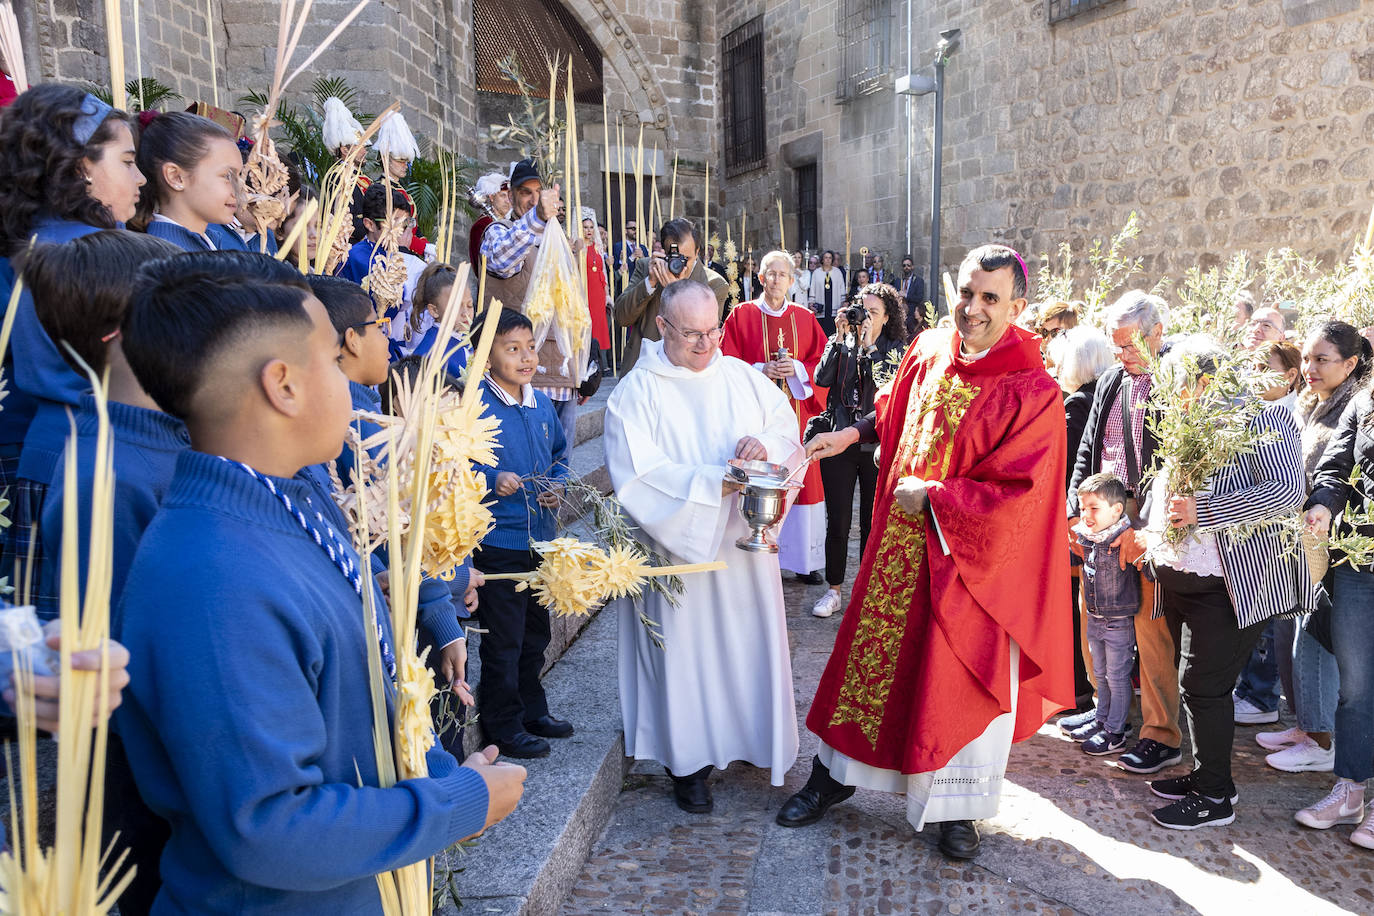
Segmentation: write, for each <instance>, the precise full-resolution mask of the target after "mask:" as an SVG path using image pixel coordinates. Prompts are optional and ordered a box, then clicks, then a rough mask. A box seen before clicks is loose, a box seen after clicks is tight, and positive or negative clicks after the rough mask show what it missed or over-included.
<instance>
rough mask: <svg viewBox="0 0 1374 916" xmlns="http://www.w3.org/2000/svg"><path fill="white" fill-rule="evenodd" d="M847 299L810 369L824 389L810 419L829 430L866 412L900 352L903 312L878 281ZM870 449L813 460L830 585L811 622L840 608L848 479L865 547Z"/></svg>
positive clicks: (872, 484) (873, 479) (872, 472)
mask: <svg viewBox="0 0 1374 916" xmlns="http://www.w3.org/2000/svg"><path fill="white" fill-rule="evenodd" d="M855 300H856V301H854V302H853V303H852V304H848V305H846V306H844V307H843V308H841V309H840V310H839V313H838V314H837V315H836V316H835V335H834V336H833V337H831V338H830V342H829V343H827V344H826V346H825V353H824V354H822V355H821V361H820V364H819V365H818V366H817V367H816V384H817V385H818V386H823V387H827V388H829V389H830V391H829V395H828V397H827V400H826V407H825V413H824V414H822V415H821V416H820V417H817V419H818V420H822V421H824V420H826V419H827V418H828V419H829V428H830V430H834V431H838V430H842V429H847V428H849V427H850V426H853V425H854V422H855V421H856V420H859V419H860V418H862V417H864V416H867V415H868V414H869V413H871V412H872V410H873V399H874V395H876V394H877V391H878V388H879V387H880V386H881V385H882V383H883V381H885V380H886V378H888V377H890V376H891V375H893V374H894V373H895V372H896V370H897V365H898V364H899V363H900V362H901V358H902V352H903V350H904V349H905V348H906V328H905V322H904V320H903V319H904V312H905V309H904V308H903V307H902V300H901V295H900V294H899V293H898V292H897V290H895V289H894V288H892V287H891V286H888V285H887V284H886V283H872V284H869V285H868V286H865V287H863V288H861V289H860V290H859V291H858V293H857V294H856V296H855ZM823 431H829V430H823ZM808 432H811V430H808ZM808 438H810V437H809V436H808ZM873 450H874V446H873V445H871V444H870V445H862V444H858V443H856V444H854V445H851V446H850V447H849V448H848V449H846V450H845V451H844V452H843V453H841V454H839V455H836V456H835V457H833V458H822V459H821V480H822V481H823V482H824V484H825V516H826V522H825V580H826V582H827V583H829V585H830V588H829V590H827V591H826V593H825V594H824V595H822V596H821V598H820V600H819V601H817V602H816V606H815V607H813V608H812V609H811V613H812V614H813V615H815V616H816V617H829V616H830V615H831V614H833V613H835V611H837V610H839V608H840V606H841V605H840V585H841V584H843V583H844V576H845V565H846V563H845V561H846V559H847V554H848V553H849V528H850V525H851V523H852V521H853V511H854V482H855V481H856V480H857V481H858V483H859V553H860V555H862V554H863V550H864V546H865V545H866V544H867V543H868V529H869V526H870V524H871V523H872V521H873V495H874V492H875V491H876V489H877V486H878V466H877V463H876V462H875V461H874V455H873Z"/></svg>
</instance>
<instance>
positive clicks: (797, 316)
mask: <svg viewBox="0 0 1374 916" xmlns="http://www.w3.org/2000/svg"><path fill="white" fill-rule="evenodd" d="M760 269H761V273H760V277H761V279H762V286H763V292H762V294H761V295H760V296H759V297H758V298H757V299H755V300H754V301H752V302H741V303H740V304H739V305H737V306H735V307H734V308H733V309H732V310H731V311H730V315H729V317H727V318H726V319H725V339H724V340H723V341H722V342H721V345H720V349H721V352H723V353H724V354H725V355H726V356H733V357H735V358H737V359H741V360H743V361H744V362H746V363H749V364H751V365H752V366H753V367H754V368H755V369H758V370H759V371H761V372H763V373H764V374H765V375H767V376H768V377H769V378H771V379H773V380H774V381H775V382H776V383H777V386H778V387H779V388H781V389H782V392H783V394H785V395H787V399H788V402H789V404H790V405H791V407H792V410H793V412H794V413H795V414H796V415H797V432H798V434H799V435H804V434H805V432H806V424H807V421H808V420H810V419H811V418H812V417H814V416H816V415H817V414H818V413H820V412H821V411H823V410H825V395H826V390H827V389H825V388H818V387H816V386H815V385H813V384H812V382H811V378H812V376H813V375H814V374H815V372H816V364H817V363H819V362H820V360H821V354H822V353H823V352H825V341H826V337H825V332H824V331H822V330H821V326H820V324H819V323H818V322H817V321H816V316H815V314H814V313H813V312H812V311H811V310H810V309H808V308H805V307H803V306H799V305H794V304H792V303H790V302H788V301H787V290H788V289H789V288H790V287H791V285H792V258H791V257H789V256H788V254H787V253H786V252H783V251H771V252H769V253H768V254H766V255H764V256H763V260H762V262H761V263H760ZM784 349H785V350H786V351H787V354H786V356H785V357H784V358H782V359H778V358H777V357H778V354H779V352H780V351H782V350H784ZM778 564H779V565H780V566H781V567H782V568H783V569H787V570H791V571H792V572H794V573H797V574H798V575H801V576H807V575H810V574H811V573H812V572H814V571H816V570H821V569H824V568H825V491H824V489H822V486H821V471H820V462H817V461H813V462H811V464H810V466H808V467H807V469H806V472H805V473H804V474H803V477H802V488H801V490H800V491H799V492H798V493H797V499H796V502H795V503H793V504H792V508H791V509H790V510H789V511H788V513H787V517H786V518H785V519H784V520H783V523H782V531H781V532H779V534H778Z"/></svg>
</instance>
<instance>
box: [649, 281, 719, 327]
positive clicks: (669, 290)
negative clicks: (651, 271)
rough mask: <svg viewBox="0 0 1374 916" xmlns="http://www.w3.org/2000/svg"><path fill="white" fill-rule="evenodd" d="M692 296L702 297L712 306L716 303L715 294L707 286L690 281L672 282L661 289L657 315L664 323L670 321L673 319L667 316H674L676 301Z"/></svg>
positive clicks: (699, 282)
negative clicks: (709, 301)
mask: <svg viewBox="0 0 1374 916" xmlns="http://www.w3.org/2000/svg"><path fill="white" fill-rule="evenodd" d="M693 296H704V297H705V298H707V299H709V300H711V303H712V304H713V305H714V304H715V302H716V294H715V293H714V292H712V291H711V287H709V286H707V285H706V284H705V283H702V282H701V281H699V280H691V279H688V280H674V281H673V282H672V283H669V284H668V285H667V286H665V287H663V292H662V293H661V294H659V299H658V313H659V314H660V315H662V316H663V318H664V320H665V321H672V320H673V319H672V318H671V317H669V316H670V315H673V314H676V312H677V307H676V303H677V301H678V300H679V299H684V298H691V297H693Z"/></svg>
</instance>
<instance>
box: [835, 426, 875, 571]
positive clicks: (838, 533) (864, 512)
mask: <svg viewBox="0 0 1374 916" xmlns="http://www.w3.org/2000/svg"><path fill="white" fill-rule="evenodd" d="M855 481H858V484H859V554H860V556H862V555H863V551H864V547H865V546H866V545H867V544H868V529H869V528H871V527H872V525H873V496H874V494H875V493H876V492H877V490H878V466H877V465H876V464H874V463H873V451H872V450H871V449H870V450H868V451H863V450H861V447H860V446H859V445H858V444H855V445H851V446H850V447H849V448H847V449H845V450H844V451H843V452H841V453H840V454H838V455H836V456H835V457H834V458H822V459H821V484H822V485H823V486H824V487H825V581H826V582H828V583H829V584H831V585H841V584H843V582H844V574H845V566H846V560H847V558H848V556H849V528H850V525H852V524H853V521H854V483H855Z"/></svg>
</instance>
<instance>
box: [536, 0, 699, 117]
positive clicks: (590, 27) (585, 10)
mask: <svg viewBox="0 0 1374 916" xmlns="http://www.w3.org/2000/svg"><path fill="white" fill-rule="evenodd" d="M562 2H563V6H564V8H565V9H567V10H568V12H570V13H571V14H572V15H573V17H574V18H575V19H576V20H577V21H578V22H579V23H581V25H582V27H583V28H584V29H586V30H587V34H588V35H590V36H591V37H592V39H593V40H594V41H595V42H596V44H597V46H598V47H599V48H601V56H602V60H603V62H604V63H603V66H605V67H609V68H610V69H611V70H612V71H613V72H614V73H615V75H616V77H617V78H619V80H620V83H621V85H622V86H624V87H625V88H626V90H627V91H628V92H629V94H630V98H631V99H632V100H633V102H634V104H635V110H636V111H638V112H639V114H640V118H641V119H642V120H643V121H644V122H645V127H646V128H657V129H658V130H661V131H663V134H664V136H665V137H666V138H667V140H668V143H669V144H674V143H676V142H677V140H678V137H677V131H676V130H675V129H674V126H673V113H672V110H671V109H670V108H669V107H668V97H667V94H666V93H664V91H663V85H662V84H661V83H660V81H659V79H658V76H657V75H656V74H655V73H654V70H653V68H652V67H650V66H649V63H648V61H647V60H646V59H645V57H644V51H643V50H642V49H641V48H640V46H639V40H638V39H637V38H636V37H635V35H634V33H633V32H632V31H631V30H630V29H629V28H628V27H627V26H626V25H625V23H624V22H623V21H622V20H621V18H620V12H619V11H618V10H616V9H615V8H614V7H613V6H612V5H611V3H610V2H609V0H588V2H586V3H570V2H568V0H562Z"/></svg>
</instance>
